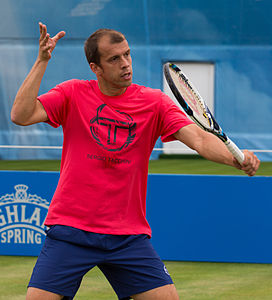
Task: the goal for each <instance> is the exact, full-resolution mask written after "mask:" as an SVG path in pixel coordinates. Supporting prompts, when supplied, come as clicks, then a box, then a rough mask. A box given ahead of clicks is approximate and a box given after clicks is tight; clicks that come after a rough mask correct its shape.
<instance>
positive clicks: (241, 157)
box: [225, 138, 245, 164]
mask: <svg viewBox="0 0 272 300" xmlns="http://www.w3.org/2000/svg"><path fill="white" fill-rule="evenodd" d="M225 145H226V146H227V148H228V149H229V151H230V152H231V153H232V155H233V156H234V157H235V158H236V159H237V160H238V162H239V163H240V164H242V163H243V161H244V158H245V156H244V153H243V152H242V151H241V150H240V149H239V148H238V147H237V146H236V145H235V144H234V143H233V141H232V140H230V139H229V138H228V139H227V140H226V142H225Z"/></svg>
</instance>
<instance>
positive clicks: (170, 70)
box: [163, 63, 260, 176]
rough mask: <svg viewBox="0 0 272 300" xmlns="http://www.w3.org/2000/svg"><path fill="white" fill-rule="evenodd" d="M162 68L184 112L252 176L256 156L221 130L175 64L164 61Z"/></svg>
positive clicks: (238, 166)
mask: <svg viewBox="0 0 272 300" xmlns="http://www.w3.org/2000/svg"><path fill="white" fill-rule="evenodd" d="M163 69H164V75H165V78H166V81H167V83H168V85H169V87H170V89H171V91H172V93H173V94H174V96H175V97H176V99H177V101H178V102H179V104H180V105H181V107H182V108H183V109H184V111H185V112H186V114H187V115H188V116H189V117H190V118H191V119H192V120H193V121H194V122H195V123H196V124H197V125H198V126H199V127H201V128H202V129H204V130H205V131H208V132H210V133H212V134H214V135H215V136H217V137H218V138H219V139H220V140H221V141H223V142H224V144H225V145H226V147H227V148H228V149H229V151H230V152H231V153H232V155H233V156H234V157H235V158H236V160H237V162H234V163H235V166H236V167H237V168H238V169H241V170H243V171H245V172H246V173H247V174H248V175H250V176H253V175H254V174H255V173H256V171H257V169H258V167H259V164H260V161H259V160H258V159H257V157H256V156H255V155H254V154H253V153H252V152H249V151H245V152H244V153H243V152H242V151H241V150H240V149H239V148H238V147H237V146H236V145H235V143H234V142H233V141H232V140H231V139H230V138H229V137H228V136H227V135H226V134H225V133H224V132H223V130H222V128H221V127H220V126H219V125H218V123H217V122H216V120H215V119H214V117H213V115H212V114H211V112H210V110H209V108H208V107H207V105H206V103H205V101H204V100H203V98H202V97H201V96H200V94H199V93H198V91H197V89H196V88H195V87H194V86H193V84H192V83H191V82H190V80H189V79H188V78H187V76H186V75H185V74H184V73H183V72H182V71H181V70H180V69H179V68H178V67H177V66H176V65H174V64H172V63H166V64H165V65H164V68H163Z"/></svg>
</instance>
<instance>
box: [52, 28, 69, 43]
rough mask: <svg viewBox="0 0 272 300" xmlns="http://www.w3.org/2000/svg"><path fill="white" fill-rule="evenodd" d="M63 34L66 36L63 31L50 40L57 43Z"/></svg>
mask: <svg viewBox="0 0 272 300" xmlns="http://www.w3.org/2000/svg"><path fill="white" fill-rule="evenodd" d="M65 34H66V32H65V31H60V32H59V33H57V34H56V35H55V36H54V37H52V40H54V41H55V42H56V43H57V41H58V40H60V39H61V38H63V37H64V36H65Z"/></svg>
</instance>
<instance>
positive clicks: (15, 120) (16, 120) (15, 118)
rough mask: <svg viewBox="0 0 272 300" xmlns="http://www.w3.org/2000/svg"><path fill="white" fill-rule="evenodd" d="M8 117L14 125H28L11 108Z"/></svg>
mask: <svg viewBox="0 0 272 300" xmlns="http://www.w3.org/2000/svg"><path fill="white" fill-rule="evenodd" d="M10 119H11V122H12V123H14V124H16V125H20V126H27V125H29V124H28V123H27V122H25V121H24V120H22V118H21V117H20V116H19V115H18V114H17V113H16V112H15V111H13V110H11V112H10Z"/></svg>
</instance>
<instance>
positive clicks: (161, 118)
mask: <svg viewBox="0 0 272 300" xmlns="http://www.w3.org/2000/svg"><path fill="white" fill-rule="evenodd" d="M39 27H40V42H39V44H40V47H39V54H38V57H37V60H36V62H35V63H34V66H33V68H32V69H31V71H30V73H29V74H28V76H27V77H26V79H25V81H24V82H23V84H22V86H21V87H20V89H19V91H18V93H17V95H16V98H15V101H14V105H13V108H12V111H11V119H12V121H13V122H14V123H16V124H19V125H31V124H34V123H38V122H47V123H49V124H50V125H51V126H53V127H58V126H60V125H61V126H62V127H63V134H64V141H63V153H62V162H61V171H60V180H59V183H58V187H57V189H56V192H55V194H54V197H53V199H52V202H51V205H50V208H49V212H48V216H47V218H46V221H45V224H46V225H47V226H49V227H50V229H49V230H48V232H47V237H46V240H45V243H44V246H43V249H42V251H41V254H40V256H39V258H38V260H37V263H36V266H35V268H34V270H33V274H32V277H31V279H30V283H29V287H28V291H27V300H29V299H31V300H35V299H39V300H41V299H48V300H49V299H50V300H51V299H52V300H55V299H56V300H57V299H73V297H74V295H75V294H76V292H77V290H78V288H79V286H80V283H81V280H82V277H83V276H84V274H85V273H86V272H88V271H89V270H90V269H91V268H92V267H94V266H96V265H97V266H98V267H99V268H100V269H101V271H102V272H103V273H104V274H105V276H106V277H107V279H108V280H109V282H110V283H111V285H112V287H113V289H114V290H115V292H116V294H117V295H118V298H119V299H131V298H132V299H135V300H146V299H147V300H153V299H156V300H170V299H171V300H176V299H179V297H178V294H177V291H176V289H175V287H174V284H173V282H172V280H171V278H170V276H169V274H168V272H167V270H166V268H165V266H164V265H163V263H162V261H161V260H160V258H159V257H158V255H157V254H156V252H155V251H154V249H153V248H152V246H151V244H150V241H149V237H150V236H151V230H150V227H149V225H148V223H147V221H146V218H145V196H146V182H147V172H148V162H149V156H150V154H151V152H152V149H153V147H154V145H155V142H156V140H157V139H158V137H159V136H161V138H162V140H163V141H164V142H166V141H170V140H174V139H178V140H180V141H181V142H183V143H185V144H186V145H188V146H189V147H191V148H192V149H195V150H196V151H197V152H198V153H199V154H200V155H202V156H204V157H205V158H207V159H210V160H212V161H215V162H218V163H224V164H228V165H231V166H234V167H237V168H239V169H241V170H243V171H244V172H245V173H247V174H248V175H249V176H253V175H254V174H255V173H256V171H257V169H258V166H259V163H260V162H259V160H258V159H257V157H256V156H255V155H254V154H253V153H252V152H249V151H244V154H245V160H244V163H243V164H242V165H240V164H239V163H238V162H237V161H236V159H234V158H233V157H232V155H231V154H230V153H229V152H228V151H227V149H226V147H225V145H224V144H223V143H222V142H221V141H220V140H219V139H217V138H216V137H214V136H213V135H211V134H209V133H206V132H205V131H203V130H201V129H200V128H199V127H197V126H196V125H195V124H193V123H192V122H191V121H190V120H189V119H187V117H186V116H185V115H184V114H183V113H182V112H181V111H180V110H179V109H178V108H177V107H176V105H175V104H174V103H173V102H172V101H171V99H169V98H168V97H167V96H166V95H164V94H163V93H162V92H160V91H159V90H153V89H149V88H146V87H142V86H138V85H136V84H132V74H133V72H132V60H131V55H130V48H129V45H128V43H127V41H126V39H125V37H124V36H123V34H121V33H119V32H116V31H114V30H109V29H101V30H98V31H96V32H95V33H94V34H93V35H91V36H90V37H89V38H88V40H87V41H86V42H85V53H86V57H87V60H88V63H89V65H90V68H91V70H92V71H93V72H94V73H95V74H96V77H97V81H95V80H91V81H83V80H70V81H67V82H64V83H62V84H60V85H58V86H56V87H55V88H54V89H52V90H50V91H49V92H48V93H46V94H44V95H41V96H38V91H39V87H40V83H41V80H42V77H43V75H44V72H45V70H46V67H47V64H48V61H49V60H50V58H51V55H52V51H53V50H54V48H55V46H56V43H57V42H58V40H59V39H60V38H62V37H63V36H64V35H65V32H63V31H61V32H59V33H58V34H57V35H56V36H54V37H53V38H51V37H50V36H49V34H48V33H47V28H46V26H45V25H44V24H42V23H40V24H39Z"/></svg>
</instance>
